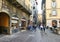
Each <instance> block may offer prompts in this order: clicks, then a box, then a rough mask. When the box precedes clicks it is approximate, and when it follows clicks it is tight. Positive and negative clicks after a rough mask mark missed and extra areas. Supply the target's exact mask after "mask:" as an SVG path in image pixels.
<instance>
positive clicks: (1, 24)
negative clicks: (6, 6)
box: [0, 12, 10, 34]
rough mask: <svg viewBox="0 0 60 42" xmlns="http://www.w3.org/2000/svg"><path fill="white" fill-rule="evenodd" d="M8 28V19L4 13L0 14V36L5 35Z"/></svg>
mask: <svg viewBox="0 0 60 42" xmlns="http://www.w3.org/2000/svg"><path fill="white" fill-rule="evenodd" d="M9 26H10V17H9V15H8V14H7V13H5V12H0V34H4V33H7V31H8V28H9Z"/></svg>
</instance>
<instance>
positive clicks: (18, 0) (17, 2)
mask: <svg viewBox="0 0 60 42" xmlns="http://www.w3.org/2000/svg"><path fill="white" fill-rule="evenodd" d="M7 1H8V2H9V3H11V4H12V5H14V6H15V7H17V8H19V9H20V10H22V11H23V12H25V13H27V14H29V15H31V10H30V9H28V8H27V6H26V5H25V2H24V0H7Z"/></svg>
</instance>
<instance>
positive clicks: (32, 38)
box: [0, 29, 60, 42]
mask: <svg viewBox="0 0 60 42" xmlns="http://www.w3.org/2000/svg"><path fill="white" fill-rule="evenodd" d="M0 42H60V35H57V34H54V33H52V32H51V31H50V30H47V29H46V32H43V33H42V32H41V31H39V29H37V31H36V32H31V31H23V32H18V33H16V34H13V35H7V36H3V37H1V38H0Z"/></svg>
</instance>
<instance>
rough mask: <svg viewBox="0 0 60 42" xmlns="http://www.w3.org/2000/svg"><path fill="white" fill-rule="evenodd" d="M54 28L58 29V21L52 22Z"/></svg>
mask: <svg viewBox="0 0 60 42" xmlns="http://www.w3.org/2000/svg"><path fill="white" fill-rule="evenodd" d="M52 26H53V27H54V28H56V27H57V21H56V20H53V21H52Z"/></svg>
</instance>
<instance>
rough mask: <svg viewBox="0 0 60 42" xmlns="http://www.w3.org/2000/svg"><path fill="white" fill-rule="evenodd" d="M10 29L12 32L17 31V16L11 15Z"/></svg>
mask: <svg viewBox="0 0 60 42" xmlns="http://www.w3.org/2000/svg"><path fill="white" fill-rule="evenodd" d="M11 29H12V33H16V32H18V31H19V18H18V17H15V16H13V17H12V19H11Z"/></svg>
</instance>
